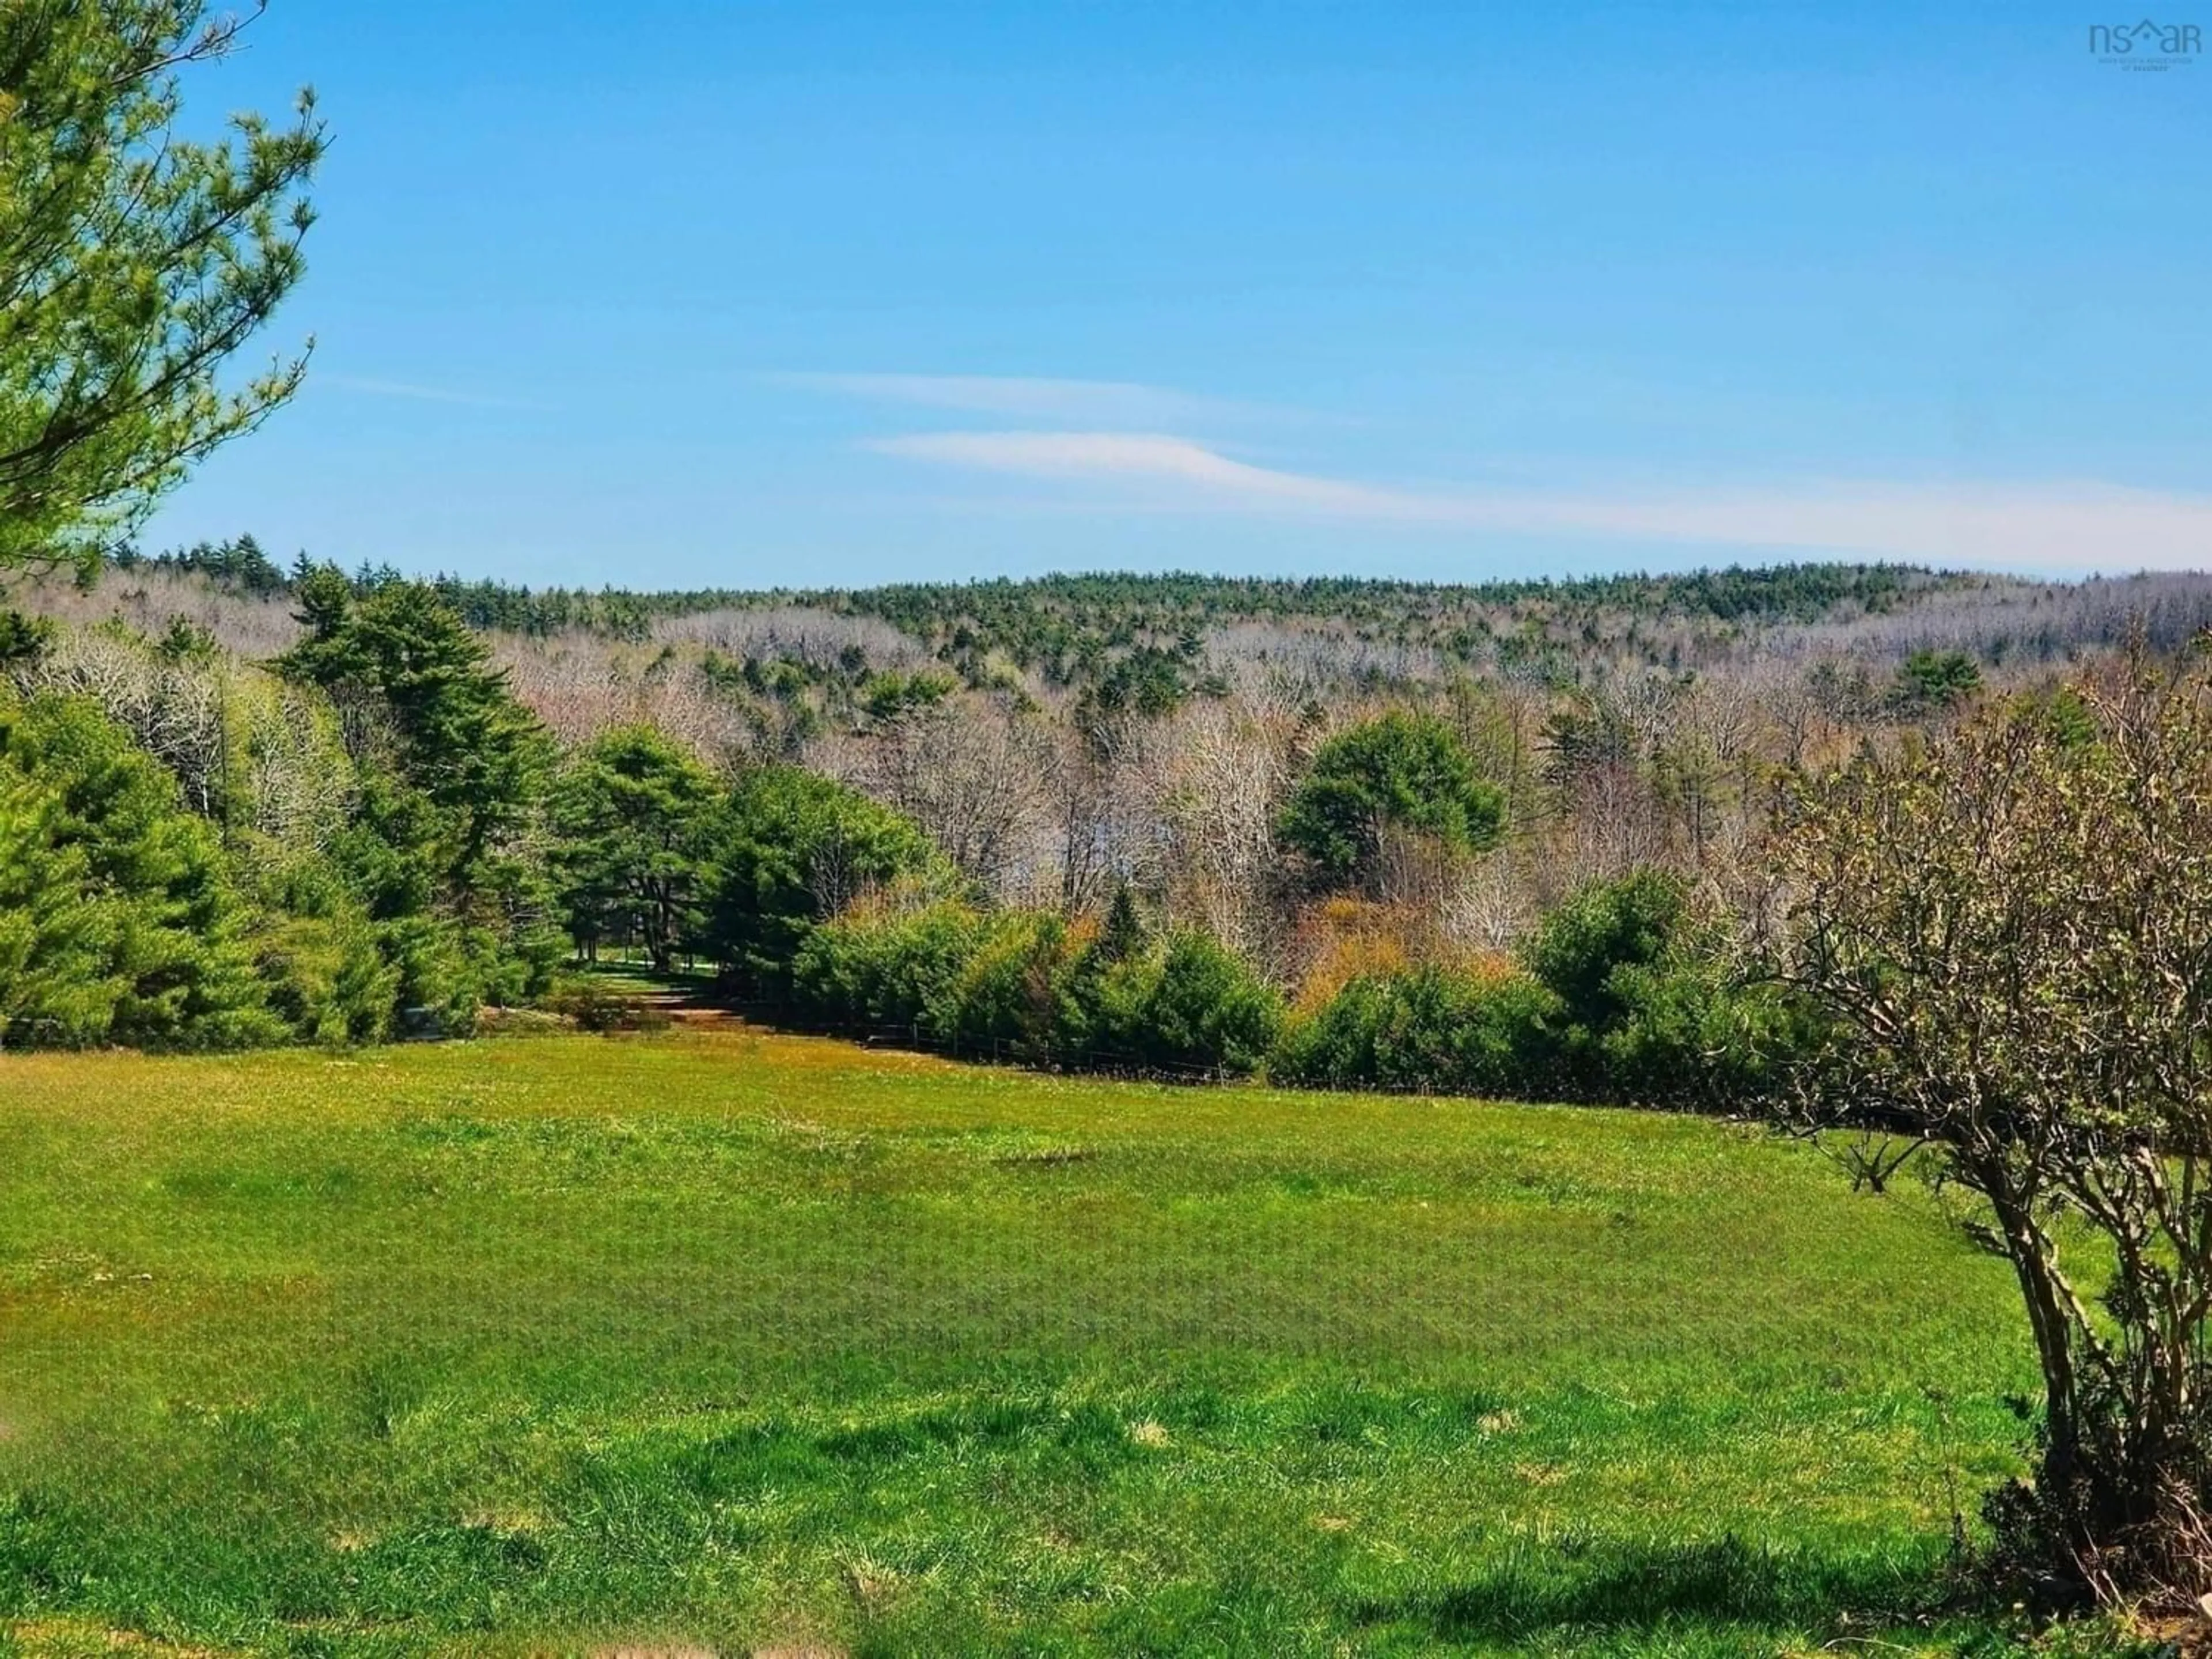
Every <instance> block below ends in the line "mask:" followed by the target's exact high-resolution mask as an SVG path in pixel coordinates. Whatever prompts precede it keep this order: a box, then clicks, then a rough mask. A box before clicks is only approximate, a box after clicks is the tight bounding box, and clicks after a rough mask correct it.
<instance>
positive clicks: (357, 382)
mask: <svg viewBox="0 0 2212 1659" xmlns="http://www.w3.org/2000/svg"><path fill="white" fill-rule="evenodd" d="M308 384H309V385H310V386H333V387H335V388H337V390H338V391H340V392H360V393H361V394H362V395H363V396H364V397H369V398H405V399H406V400H408V401H409V402H410V403H418V404H456V405H458V406H459V407H462V408H465V409H516V410H534V411H537V412H538V413H541V414H542V413H545V412H547V411H549V410H550V407H551V405H550V404H536V403H531V402H529V401H527V400H526V399H524V398H493V397H486V396H483V395H482V394H480V393H477V392H450V391H447V389H446V388H444V387H443V386H417V385H415V384H414V383H413V382H411V381H408V380H365V379H362V377H361V376H359V375H354V374H315V375H313V376H311V377H310V379H309V380H308Z"/></svg>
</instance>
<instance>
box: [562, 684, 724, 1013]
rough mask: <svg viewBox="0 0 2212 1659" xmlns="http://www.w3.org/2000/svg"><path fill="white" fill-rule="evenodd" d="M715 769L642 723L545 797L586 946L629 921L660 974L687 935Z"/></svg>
mask: <svg viewBox="0 0 2212 1659" xmlns="http://www.w3.org/2000/svg"><path fill="white" fill-rule="evenodd" d="M719 805H720V791H719V789H718V787H717V786H716V783H715V780H714V774H713V773H711V772H709V771H708V769H706V768H705V767H703V766H702V765H700V764H699V763H698V762H697V761H696V760H694V759H692V757H690V755H688V754H686V753H685V752H684V750H682V749H680V748H679V747H678V746H677V745H676V744H673V743H671V742H670V741H669V739H667V738H665V737H663V736H661V735H660V733H659V732H656V731H654V730H653V728H652V727H650V726H625V727H623V728H621V729H620V730H617V731H614V732H608V733H606V734H605V736H604V737H601V738H599V739H598V740H597V741H596V742H594V743H592V744H590V745H589V746H588V747H587V748H586V749H585V750H583V751H582V752H581V753H580V754H579V755H578V756H577V757H575V758H574V760H573V761H572V762H571V763H570V764H569V766H568V770H567V771H566V772H565V773H564V774H563V775H562V778H561V781H560V783H559V785H558V786H557V787H556V790H555V793H554V799H553V811H552V824H553V829H554V835H555V845H556V852H555V855H554V856H555V860H556V865H557V866H558V868H559V871H560V872H561V879H562V908H564V909H565V910H566V912H567V914H568V927H569V933H570V935H571V936H572V937H573V938H574V939H575V941H576V943H577V945H579V947H581V948H588V947H590V946H591V945H593V944H595V943H596V942H597V941H598V940H599V939H601V938H604V937H605V934H606V933H608V932H609V931H611V929H612V928H613V927H615V926H617V925H619V924H620V923H621V922H623V921H631V922H634V923H635V926H636V927H637V929H638V932H639V933H640V934H641V936H642V937H643V939H644V942H645V946H646V950H647V953H648V954H649V955H650V956H651V957H652V958H653V966H654V967H655V968H657V969H659V970H661V971H662V972H664V973H665V972H666V971H667V970H668V969H669V968H670V967H671V965H672V964H673V963H674V960H675V955H676V951H677V950H678V947H679V946H680V945H682V944H683V943H684V941H685V940H686V939H689V938H690V936H691V934H692V933H694V931H695V930H696V924H697V920H698V916H699V900H700V892H701V889H702V886H703V885H704V883H705V878H706V875H707V872H708V862H707V856H706V854H707V846H706V836H707V829H708V822H709V820H710V818H711V817H712V815H713V814H714V811H715V810H716V808H717V807H718V806H719Z"/></svg>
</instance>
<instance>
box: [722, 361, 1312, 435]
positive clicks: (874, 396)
mask: <svg viewBox="0 0 2212 1659" xmlns="http://www.w3.org/2000/svg"><path fill="white" fill-rule="evenodd" d="M765 378H766V379H767V380H769V382H770V383H771V384H773V385H776V386H793V387H796V388H798V389H799V390H802V391H806V392H829V393H831V394H833V395H836V396H838V397H845V398H860V399H862V400H864V401H866V402H869V403H886V404H915V405H918V406H920V407H921V408H925V409H949V410H958V411H960V412H961V413H963V414H969V415H1007V416H1015V417H1016V418H1018V419H1029V420H1040V421H1081V422H1088V423H1090V424H1091V425H1094V426H1109V427H1153V426H1161V425H1166V424H1170V423H1172V422H1190V421H1204V420H1238V421H1247V420H1253V419H1280V418H1282V417H1284V416H1287V415H1289V414H1291V411H1290V410H1282V409H1278V408H1275V407H1273V406H1272V405H1269V404H1248V403H1239V402H1237V401H1236V400H1234V399H1232V398H1202V397H1199V396H1196V395H1194V394H1193V393H1191V392H1176V391H1174V390H1171V389H1170V388H1169V387H1166V386H1143V385H1139V384H1138V383H1137V382H1135V381H1132V380H1036V379H1030V378H1027V377H1023V376H1015V375H996V374H771V375H769V376H767V377H765Z"/></svg>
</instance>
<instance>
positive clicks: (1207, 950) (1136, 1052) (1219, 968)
mask: <svg viewBox="0 0 2212 1659" xmlns="http://www.w3.org/2000/svg"><path fill="white" fill-rule="evenodd" d="M1146 965H1147V966H1149V965H1150V964H1149V963H1147V964H1146ZM1150 979H1151V983H1150V985H1149V986H1148V987H1145V990H1144V994H1142V995H1141V996H1139V997H1133V998H1127V1001H1124V1000H1123V998H1125V997H1127V993H1128V991H1130V990H1133V989H1135V988H1136V985H1137V984H1139V983H1141V981H1136V976H1135V975H1123V976H1121V980H1120V982H1119V983H1117V976H1116V975H1114V974H1113V973H1111V972H1109V974H1108V975H1105V976H1104V979H1103V981H1102V987H1101V989H1102V997H1101V1002H1102V1005H1103V1007H1104V1009H1105V1011H1106V1012H1107V1013H1108V1015H1109V1017H1110V1018H1115V1019H1116V1020H1119V1021H1123V1022H1126V1025H1125V1030H1123V1032H1122V1033H1121V1041H1122V1043H1123V1045H1124V1052H1126V1053H1127V1054H1129V1056H1130V1058H1131V1059H1132V1060H1133V1061H1134V1062H1135V1064H1136V1065H1138V1066H1139V1067H1141V1068H1142V1069H1144V1070H1146V1071H1169V1072H1176V1071H1188V1070H1193V1069H1195V1070H1202V1071H1220V1072H1231V1073H1247V1072H1252V1071H1255V1070H1257V1069H1258V1068H1259V1066H1260V1065H1261V1062H1262V1061H1264V1060H1266V1059H1267V1051H1268V1050H1269V1049H1270V1048H1272V1047H1273V1045H1274V1042H1275V1038H1276V1036H1277V1034H1278V1033H1279V1031H1280V1030H1281V1028H1282V1023H1283V1004H1282V999H1281V998H1280V997H1279V996H1278V995H1276V994H1275V991H1274V988H1273V987H1272V986H1270V985H1268V984H1267V982H1266V981H1263V980H1262V979H1261V978H1260V976H1259V975H1256V974H1255V973H1254V972H1253V971H1252V969H1250V968H1249V966H1247V965H1246V964H1245V963H1244V962H1243V960H1242V959H1241V958H1239V957H1237V956H1235V955H1234V954H1232V953H1231V951H1228V950H1227V949H1226V948H1225V947H1224V946H1223V945H1221V944H1220V943H1219V941H1218V940H1216V939H1212V937H1211V936H1209V935H1207V934H1205V933H1196V932H1188V931H1186V932H1179V933H1176V934H1175V935H1174V937H1173V938H1171V939H1170V940H1169V941H1168V945H1167V949H1166V951H1165V952H1164V955H1163V956H1162V957H1160V959H1159V962H1158V966H1157V968H1154V969H1152V973H1151V975H1150ZM1132 981H1135V983H1133V982H1132ZM1123 1008H1126V1009H1127V1012H1126V1013H1125V1012H1121V1010H1122V1009H1123Z"/></svg>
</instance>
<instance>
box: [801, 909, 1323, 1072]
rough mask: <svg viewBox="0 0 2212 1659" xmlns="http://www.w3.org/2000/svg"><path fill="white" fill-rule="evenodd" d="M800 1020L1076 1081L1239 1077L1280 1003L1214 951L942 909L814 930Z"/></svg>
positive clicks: (1266, 1043)
mask: <svg viewBox="0 0 2212 1659" xmlns="http://www.w3.org/2000/svg"><path fill="white" fill-rule="evenodd" d="M792 986H793V1006H794V1008H795V1009H796V1011H797V1012H799V1015H800V1017H801V1018H805V1019H808V1020H810V1021H812V1022H813V1023H815V1024H820V1025H822V1026H824V1027H826V1028H828V1029H829V1030H847V1031H868V1032H872V1033H883V1034H886V1035H896V1036H903V1037H906V1038H907V1039H908V1040H910V1041H915V1042H921V1043H923V1044H925V1045H926V1046H928V1047H931V1048H939V1049H942V1050H945V1051H946V1052H949V1053H952V1054H963V1055H967V1056H970V1057H975V1058H1001V1059H1011V1060H1024V1061H1026V1062H1028V1063H1030V1064H1032V1065H1050V1066H1071V1067H1076V1068H1080V1069H1087V1070H1116V1071H1138V1072H1146V1073H1170V1074H1186V1073H1192V1072H1198V1071H1205V1072H1224V1073H1247V1072H1250V1071H1252V1070H1254V1069H1255V1068H1256V1067H1257V1066H1259V1064H1260V1063H1261V1060H1263V1059H1264V1057H1265V1056H1266V1054H1267V1051H1268V1049H1269V1048H1270V1046H1271V1045H1272V1044H1273V1041H1274V1037H1275V1034H1276V1031H1277V1030H1278V1028H1279V1024H1280V1021H1281V1017H1282V1016H1281V1003H1280V1000H1279V998H1278V997H1277V996H1276V995H1275V994H1274V992H1273V989H1272V988H1271V987H1269V986H1267V984H1266V983H1265V981H1261V979H1260V978H1259V977H1258V975H1255V974H1254V973H1253V971H1252V970H1251V969H1250V968H1249V967H1248V966H1247V965H1246V964H1245V963H1243V962H1242V961H1241V960H1239V959H1238V958H1237V957H1236V956H1234V955H1233V954H1231V952H1230V951H1227V950H1225V949H1224V948H1223V947H1222V946H1221V945H1218V943H1216V942H1215V941H1214V940H1213V939H1210V938H1208V937H1206V935H1204V934H1200V933H1177V934H1176V935H1174V936H1173V937H1172V938H1170V939H1166V940H1164V941H1152V940H1148V939H1145V938H1143V937H1142V936H1141V935H1139V936H1135V937H1132V935H1131V933H1130V932H1129V930H1128V928H1127V926H1126V925H1123V926H1116V925H1115V922H1114V921H1112V920H1111V919H1109V924H1108V926H1107V927H1105V928H1104V929H1103V930H1100V929H1097V928H1094V927H1091V926H1090V925H1088V924H1084V923H1070V922H1068V921H1066V920H1065V919H1063V918H1061V917H1060V916H1057V915H1049V914H1045V913H1042V912H1037V911H1028V910H1011V911H1002V912H1000V913H998V914H996V915H983V914H981V913H979V912H978V911H976V910H975V909H973V908H969V907H968V906H966V905H964V904H961V903H957V902H938V903H935V904H931V905H927V906H924V907H923V908H919V909H915V910H912V911H908V912H905V913H896V912H891V913H885V912H883V911H878V910H872V909H869V908H861V909H858V910H854V911H852V912H848V914H847V915H843V916H841V917H839V918H837V919H836V921H830V922H826V923H824V924H823V925H822V926H820V927H816V928H814V929H813V930H812V931H811V933H810V934H809V935H808V937H807V939H806V941H805V944H804V945H801V946H800V947H799V954H798V957H797V959H796V961H795V962H794V963H793V969H792Z"/></svg>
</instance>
